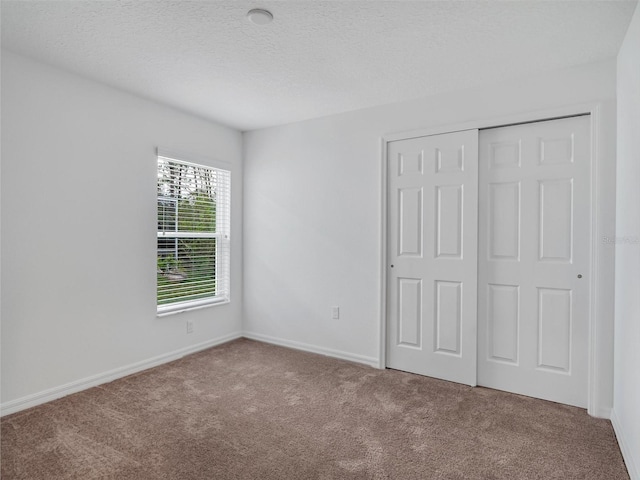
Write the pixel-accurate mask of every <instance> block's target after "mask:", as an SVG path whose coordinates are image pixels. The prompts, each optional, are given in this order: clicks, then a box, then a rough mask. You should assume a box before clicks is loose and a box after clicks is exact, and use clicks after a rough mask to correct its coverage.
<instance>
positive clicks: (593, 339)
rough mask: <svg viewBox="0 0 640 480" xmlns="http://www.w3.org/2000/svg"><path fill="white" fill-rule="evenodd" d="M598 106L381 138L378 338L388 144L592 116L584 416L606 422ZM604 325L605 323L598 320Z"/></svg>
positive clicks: (382, 328)
mask: <svg viewBox="0 0 640 480" xmlns="http://www.w3.org/2000/svg"><path fill="white" fill-rule="evenodd" d="M600 105H601V103H600V102H589V103H581V104H576V105H567V106H563V107H558V108H553V109H546V110H538V111H529V112H521V113H516V114H513V115H507V116H501V117H495V118H489V119H479V120H474V121H471V122H464V123H455V124H449V125H442V126H436V127H431V128H423V129H417V130H411V131H408V132H396V133H389V134H387V135H384V136H383V137H382V152H381V159H382V170H383V182H382V187H381V190H382V192H381V196H382V199H383V200H382V201H383V204H382V205H381V212H380V218H381V222H382V225H381V228H380V239H381V241H380V245H381V252H380V259H381V265H380V270H381V272H382V275H381V277H382V285H381V300H380V332H381V338H384V337H385V336H386V329H387V312H386V300H387V281H386V269H385V267H386V264H387V238H386V237H387V224H388V218H387V215H388V213H387V211H386V209H387V206H386V202H387V190H388V179H387V177H386V172H387V163H388V159H387V150H388V144H389V142H394V141H398V140H406V139H410V138H417V137H424V136H429V135H439V134H442V133H451V132H459V131H463V130H472V129H478V130H482V129H487V128H495V127H500V126H507V125H512V124H519V123H530V122H537V121H542V120H550V119H554V118H562V117H569V116H576V115H585V114H588V115H590V116H591V142H592V144H591V219H590V229H591V230H590V233H591V252H590V253H591V255H590V260H591V273H592V275H590V277H591V278H590V280H591V285H590V305H589V307H590V311H589V340H588V342H589V347H588V348H589V368H588V374H587V375H588V384H589V386H588V394H587V412H588V413H589V415H592V416H594V417H604V418H608V412H609V411H610V409H609V408H607V407H603V406H602V405H601V400H600V398H599V395H598V386H599V383H600V379H599V377H598V375H597V368H596V366H597V365H598V364H597V363H596V362H597V361H598V353H599V352H598V349H597V345H598V341H597V340H598V338H597V331H598V330H597V328H596V327H597V324H598V319H597V318H596V314H597V310H596V308H597V306H598V301H597V298H596V297H597V295H598V289H597V285H598V283H599V279H600V265H599V263H598V261H597V257H598V248H597V247H598V241H599V238H600V236H601V233H602V232H599V230H598V228H599V224H598V212H599V211H600V204H599V203H598V200H599V198H598V188H599V186H598V171H599V167H600V156H601V155H600V152H599V148H600V145H599V132H600V130H601V126H600V122H601V120H600ZM600 321H604V320H600ZM379 358H380V368H384V367H385V366H386V345H385V344H384V343H382V342H381V343H380V351H379Z"/></svg>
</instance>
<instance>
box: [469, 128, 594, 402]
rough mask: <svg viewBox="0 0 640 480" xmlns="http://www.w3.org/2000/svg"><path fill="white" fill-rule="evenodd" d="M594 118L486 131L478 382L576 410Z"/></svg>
mask: <svg viewBox="0 0 640 480" xmlns="http://www.w3.org/2000/svg"><path fill="white" fill-rule="evenodd" d="M589 124H590V122H589V117H588V116H582V117H573V118H566V119H561V120H552V121H545V122H536V123H530V124H523V125H517V126H510V127H502V128H495V129H488V130H483V131H481V132H480V171H479V196H480V201H479V203H480V212H479V236H478V247H479V250H478V251H479V252H480V253H479V258H478V275H479V277H478V285H479V291H480V292H481V294H480V295H479V297H478V384H480V385H483V386H487V387H491V388H498V389H501V390H507V391H511V392H515V393H520V394H524V395H529V396H533V397H538V398H543V399H547V400H552V401H557V402H561V403H567V404H570V405H576V406H580V407H586V404H587V364H588V362H587V355H588V350H587V338H588V323H589V284H588V274H589V272H590V248H591V246H590V238H591V237H590V227H589V211H590V204H591V203H590V201H591V200H590V193H589V185H590V140H589ZM579 275H582V278H578V276H579Z"/></svg>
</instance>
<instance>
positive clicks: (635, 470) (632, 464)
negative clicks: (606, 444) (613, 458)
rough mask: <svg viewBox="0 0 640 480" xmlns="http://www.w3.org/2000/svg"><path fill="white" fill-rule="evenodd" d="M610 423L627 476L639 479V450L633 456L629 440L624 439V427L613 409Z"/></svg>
mask: <svg viewBox="0 0 640 480" xmlns="http://www.w3.org/2000/svg"><path fill="white" fill-rule="evenodd" d="M611 424H612V425H613V431H614V432H615V434H616V438H617V439H618V445H620V450H621V451H622V458H624V463H625V465H626V466H627V471H628V472H629V477H631V480H640V463H638V462H640V452H635V455H636V456H637V458H633V456H634V453H633V452H632V451H631V447H630V446H629V442H628V441H627V440H626V436H625V433H624V428H623V426H622V423H621V422H620V420H618V416H617V415H616V411H615V409H614V410H612V412H611Z"/></svg>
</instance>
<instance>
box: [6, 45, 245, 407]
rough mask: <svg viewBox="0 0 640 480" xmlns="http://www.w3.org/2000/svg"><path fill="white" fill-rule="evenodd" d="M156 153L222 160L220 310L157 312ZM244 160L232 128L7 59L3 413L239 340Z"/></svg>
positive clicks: (24, 61)
mask: <svg viewBox="0 0 640 480" xmlns="http://www.w3.org/2000/svg"><path fill="white" fill-rule="evenodd" d="M157 146H163V147H166V148H167V149H171V150H175V151H183V152H190V153H192V154H194V155H199V156H202V157H207V158H215V159H219V160H223V161H227V162H231V165H232V166H231V169H232V179H233V180H232V181H233V185H232V188H233V198H232V209H233V214H234V218H233V221H232V235H233V238H232V249H233V252H232V301H231V303H230V304H228V305H224V306H216V307H212V308H206V309H202V310H197V311H192V312H188V313H183V314H177V315H173V316H168V317H163V318H157V317H156V304H155V283H156V280H155V276H156V260H155V242H156V233H155V232H156V219H155V213H156V206H155V195H156V185H155V182H156V157H155V148H156V147H157ZM241 160H242V136H241V134H240V133H239V132H237V131H235V130H232V129H230V128H227V127H223V126H220V125H217V124H213V123H210V122H207V121H204V120H201V119H197V118H194V117H191V116H188V115H186V114H183V113H181V112H178V111H176V110H172V109H170V108H167V107H163V106H160V105H156V104H154V103H151V102H148V101H146V100H142V99H140V98H137V97H135V96H132V95H129V94H126V93H123V92H121V91H118V90H115V89H112V88H110V87H107V86H104V85H102V84H98V83H95V82H91V81H88V80H85V79H83V78H81V77H78V76H75V75H71V74H68V73H65V72H63V71H60V70H57V69H54V68H51V67H49V66H46V65H43V64H40V63H35V62H33V61H31V60H28V59H26V58H23V57H20V56H16V55H14V54H11V53H8V52H3V53H2V169H3V171H2V189H1V191H2V201H1V205H2V235H3V236H2V406H3V412H4V413H7V411H12V410H15V409H18V408H22V407H24V406H25V405H26V406H28V405H30V404H33V403H38V402H39V401H41V400H43V399H44V400H46V399H49V398H51V397H52V396H56V395H59V394H61V393H68V391H70V390H73V389H79V388H82V387H83V386H87V385H88V384H91V382H93V383H95V382H98V381H103V380H104V379H105V378H106V377H104V374H105V372H107V373H108V372H110V373H111V374H113V375H115V376H117V375H118V374H122V373H123V371H126V368H127V367H128V366H132V365H134V367H138V368H142V367H143V366H148V365H149V363H145V361H147V360H150V359H152V360H155V361H162V360H166V359H167V358H171V355H170V354H171V353H175V352H176V351H188V350H190V349H193V348H197V347H198V346H203V344H209V343H212V342H215V340H216V339H221V338H229V336H234V335H239V333H240V331H241V328H242V325H241V323H242V320H241V302H242V298H241V287H242V285H241V272H242V267H241V248H242V231H241V228H242V191H241V190H242V163H241ZM186 319H192V320H193V321H194V324H195V332H194V333H193V334H190V335H187V334H186V328H185V321H186ZM167 355H169V357H167ZM158 357H160V358H158ZM137 362H142V363H137ZM123 369H124V370H123ZM114 370H115V372H114ZM101 375H102V376H101ZM96 376H97V377H96ZM61 387H62V388H61ZM49 389H52V390H49Z"/></svg>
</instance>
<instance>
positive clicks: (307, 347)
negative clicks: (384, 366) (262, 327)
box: [242, 332, 379, 368]
mask: <svg viewBox="0 0 640 480" xmlns="http://www.w3.org/2000/svg"><path fill="white" fill-rule="evenodd" d="M242 336H243V337H245V338H248V339H250V340H256V341H258V342H264V343H271V344H273V345H278V346H280V347H287V348H293V349H294V350H302V351H303V352H310V353H319V354H320V355H325V356H327V357H333V358H339V359H341V360H348V361H350V362H356V363H363V364H365V365H369V366H371V367H373V368H378V367H379V361H378V359H377V358H375V357H366V356H364V355H357V354H355V353H349V352H342V351H340V350H334V349H332V348H326V347H320V346H317V345H311V344H308V343H302V342H297V341H295V340H286V339H284V338H276V337H272V336H269V335H263V334H261V333H251V332H244V333H243V334H242Z"/></svg>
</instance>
